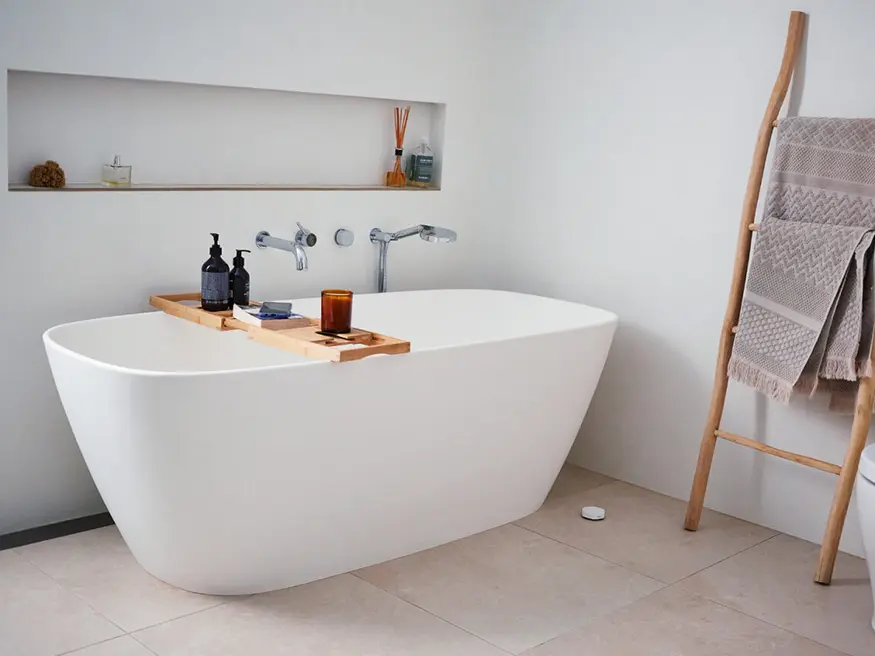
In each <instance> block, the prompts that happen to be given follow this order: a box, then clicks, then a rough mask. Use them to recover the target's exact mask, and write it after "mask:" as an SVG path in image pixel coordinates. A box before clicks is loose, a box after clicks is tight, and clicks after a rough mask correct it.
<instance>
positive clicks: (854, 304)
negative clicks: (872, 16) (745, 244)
mask: <svg viewBox="0 0 875 656" xmlns="http://www.w3.org/2000/svg"><path fill="white" fill-rule="evenodd" d="M764 217H765V218H764V219H763V221H762V222H761V225H760V230H759V233H758V235H757V239H756V244H755V246H754V250H753V254H752V259H751V267H750V272H749V275H748V279H747V286H746V289H745V296H744V299H743V301H742V307H741V316H740V318H739V324H738V331H737V333H736V336H735V342H734V345H733V349H732V357H731V358H730V361H729V369H728V373H729V377H730V378H732V379H733V380H737V381H739V382H742V383H744V384H746V385H749V386H751V387H754V388H755V389H757V390H759V391H760V392H763V393H764V394H766V395H768V396H769V397H771V398H774V399H776V400H779V401H783V402H785V403H786V402H787V401H789V399H790V397H791V395H792V393H793V392H794V391H797V392H804V393H807V394H809V395H810V394H813V393H814V392H815V391H816V390H817V389H819V388H820V389H823V390H825V391H827V392H829V393H830V394H831V403H830V405H831V407H832V408H833V409H836V410H847V409H849V408H853V401H854V396H855V394H856V381H857V380H858V378H860V377H862V376H869V375H871V373H872V372H871V363H870V359H869V353H870V350H871V348H872V337H873V330H875V291H873V264H872V243H873V236H875V232H873V231H875V119H835V118H788V119H784V120H782V121H781V122H780V124H779V126H778V134H777V139H776V146H775V158H774V162H773V165H772V174H771V180H770V182H769V191H768V196H767V198H766V205H765V212H764Z"/></svg>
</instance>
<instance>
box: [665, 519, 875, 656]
mask: <svg viewBox="0 0 875 656" xmlns="http://www.w3.org/2000/svg"><path fill="white" fill-rule="evenodd" d="M819 553H820V547H819V546H817V545H815V544H812V543H811V542H806V541H804V540H798V539H796V538H791V537H789V536H787V535H779V536H777V537H775V538H772V539H771V540H769V541H768V542H764V543H763V544H761V545H759V546H756V547H754V548H753V549H750V550H748V551H745V552H744V553H741V554H738V555H737V556H734V557H733V558H730V559H729V560H726V561H724V562H722V563H720V564H718V565H715V566H714V567H711V568H709V569H707V570H705V571H704V572H700V573H699V574H696V575H695V576H693V577H690V578H689V579H687V580H686V581H683V582H682V583H681V585H682V586H683V587H684V588H686V589H688V590H691V591H692V592H696V593H698V594H700V595H702V596H704V597H708V598H709V599H714V600H715V601H718V602H720V603H722V604H725V605H727V606H731V607H732V608H737V609H738V610H740V611H742V612H743V613H746V614H748V615H752V616H754V617H758V618H759V619H762V620H765V621H766V622H770V623H772V624H776V625H777V626H780V627H782V628H785V629H787V630H789V631H793V632H794V633H798V634H799V635H802V636H805V637H807V638H811V639H812V640H816V641H817V642H820V643H823V644H825V645H829V646H830V647H833V648H835V649H838V650H840V651H843V652H845V653H848V654H852V655H853V656H872V654H875V631H873V630H872V625H871V622H872V594H871V592H870V589H869V577H868V573H867V571H866V561H864V560H862V559H861V558H855V557H854V556H849V555H847V554H842V553H840V554H839V556H838V559H837V560H836V569H835V573H834V575H833V582H832V585H830V586H822V585H817V584H816V583H814V582H813V581H812V577H813V576H814V570H815V567H816V565H817V560H818V556H819Z"/></svg>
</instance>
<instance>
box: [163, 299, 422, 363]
mask: <svg viewBox="0 0 875 656" xmlns="http://www.w3.org/2000/svg"><path fill="white" fill-rule="evenodd" d="M200 300H201V297H200V294H198V293H193V294H163V295H160V296H150V297H149V304H150V305H151V306H152V307H155V308H158V309H159V310H163V311H164V312H166V313H167V314H170V315H172V316H174V317H178V318H180V319H185V320H186V321H191V322H193V323H197V324H200V325H201V326H206V327H207V328H212V329H213V330H242V331H244V332H246V333H248V334H249V338H250V339H252V340H253V341H256V342H258V343H259V344H264V345H266V346H273V347H274V348H278V349H282V350H284V351H292V352H293V353H298V354H300V355H303V356H305V357H308V358H314V359H317V360H330V361H331V362H350V361H352V360H361V359H362V358H366V357H368V356H369V355H377V354H385V355H396V354H398V353H409V352H410V342H408V341H406V340H403V339H399V338H397V337H390V336H389V335H382V334H380V333H374V332H368V331H366V330H360V329H358V328H353V329H352V331H351V332H349V333H345V334H343V335H337V336H336V337H329V336H327V335H320V334H319V332H318V331H319V323H320V322H319V319H312V318H309V317H306V318H303V319H302V320H301V325H300V326H298V327H293V328H288V329H286V330H267V329H266V328H260V327H258V326H251V325H249V324H247V323H243V322H242V321H239V320H237V319H235V318H234V317H233V316H232V313H231V311H230V310H227V311H225V312H207V311H205V310H202V309H201V307H200Z"/></svg>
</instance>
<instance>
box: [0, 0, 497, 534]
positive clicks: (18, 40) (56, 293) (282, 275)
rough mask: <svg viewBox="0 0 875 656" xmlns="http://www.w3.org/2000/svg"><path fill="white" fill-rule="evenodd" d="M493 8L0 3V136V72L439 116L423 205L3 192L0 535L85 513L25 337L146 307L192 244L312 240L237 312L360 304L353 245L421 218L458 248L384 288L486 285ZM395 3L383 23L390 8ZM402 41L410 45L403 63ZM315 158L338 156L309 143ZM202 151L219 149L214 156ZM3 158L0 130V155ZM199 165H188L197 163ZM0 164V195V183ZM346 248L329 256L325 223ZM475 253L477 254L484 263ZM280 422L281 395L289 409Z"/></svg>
mask: <svg viewBox="0 0 875 656" xmlns="http://www.w3.org/2000/svg"><path fill="white" fill-rule="evenodd" d="M497 4H498V3H496V2H495V1H494V0H492V1H490V0H476V1H472V0H450V1H442V2H440V3H408V4H406V5H404V6H403V7H400V6H399V5H398V3H397V2H389V1H384V0H368V1H367V2H364V1H360V2H356V1H353V0H319V1H318V2H315V1H312V2H311V1H303V0H299V1H289V0H260V1H256V0H250V1H249V2H238V1H236V0H224V1H221V2H215V1H207V0H202V1H199V2H176V1H173V0H151V1H150V2H142V1H140V0H78V1H77V2H67V1H66V0H54V1H52V0H38V1H37V0H34V1H29V2H5V3H2V5H0V124H2V125H6V123H7V116H6V107H7V102H6V100H7V99H6V89H7V85H6V80H5V72H6V70H7V69H13V70H31V71H45V72H54V73H67V74H77V75H95V76H111V77H121V78H127V77H129V78H137V79H145V80H164V81H172V82H191V83H197V84H214V85H225V86H234V87H252V88H265V89H275V90H290V91H301V92H308V93H326V94H340V95H350V96H365V97H379V98H404V99H414V100H422V101H429V102H438V103H446V105H447V113H446V128H445V132H446V134H445V143H444V147H445V155H444V167H443V180H442V182H443V190H442V191H440V192H434V193H418V192H411V193H404V192H393V193H383V192H349V191H345V192H267V191H259V192H185V193H140V192H137V193H124V194H117V193H115V194H102V193H81V194H56V193H24V192H18V193H10V192H7V191H6V190H5V185H2V188H0V279H2V280H4V281H5V282H6V285H7V287H6V288H7V296H6V300H5V302H4V303H3V304H2V305H0V365H2V368H0V377H2V390H3V393H2V394H0V533H5V532H8V531H13V530H17V529H22V528H26V527H30V526H34V525H40V524H45V523H49V522H53V521H58V520H62V519H67V518H70V517H76V516H81V515H85V514H89V513H93V512H98V511H100V510H101V509H102V504H101V502H100V499H99V496H98V495H97V493H96V490H95V489H94V487H93V485H92V482H91V479H90V477H89V475H88V472H87V471H86V469H85V466H84V464H83V462H82V459H81V457H80V455H79V452H78V449H77V447H76V445H75V442H74V440H73V437H72V435H71V433H70V430H69V427H68V425H67V422H66V419H65V417H64V415H63V411H62V409H61V406H60V403H59V401H58V398H57V395H56V393H55V390H54V386H53V384H52V381H51V377H50V373H49V369H48V366H47V362H46V358H45V354H44V352H43V348H42V343H41V334H42V332H43V331H44V330H45V329H47V328H49V327H51V326H52V325H55V324H57V323H61V322H66V321H73V320H76V319H83V318H88V317H97V316H104V315H112V314H119V313H126V312H134V311H138V310H145V309H146V308H147V298H148V295H149V294H150V293H154V292H157V291H165V292H170V291H184V290H196V289H197V285H198V280H199V270H200V265H201V264H202V262H203V261H204V260H205V259H206V257H207V256H208V252H207V251H208V246H209V240H210V238H209V235H208V234H207V233H209V232H211V231H217V232H219V233H221V235H222V243H223V244H224V246H225V248H226V251H225V253H226V254H228V253H230V252H231V249H232V248H235V247H238V248H239V247H247V246H251V245H252V243H253V239H254V236H255V234H256V232H258V231H259V230H268V231H270V232H271V233H273V234H275V235H278V236H284V237H291V236H292V235H293V234H294V230H295V221H297V220H300V221H302V222H303V223H304V224H305V225H306V226H308V227H309V228H311V229H312V230H313V231H314V232H316V233H317V234H318V236H319V238H320V240H321V243H320V244H318V245H317V247H316V248H315V249H314V250H313V251H312V253H311V256H310V271H309V272H306V273H297V272H296V271H295V270H294V266H293V261H292V258H291V256H290V255H289V254H287V253H282V252H278V251H268V252H258V253H253V254H252V255H251V256H250V258H249V260H248V262H247V265H248V267H247V268H249V270H250V272H251V275H252V292H253V295H254V296H255V297H274V298H276V297H300V296H307V295H313V294H316V293H318V291H319V290H320V289H322V288H325V287H337V286H344V287H350V288H352V289H353V290H355V291H357V292H362V291H371V290H373V289H374V288H375V274H374V267H375V261H376V260H375V258H376V255H375V252H374V248H375V247H373V246H372V245H371V244H370V243H368V240H367V233H368V231H369V230H370V229H371V228H373V227H375V226H379V227H382V228H384V229H397V228H401V227H405V226H406V225H410V224H413V223H417V222H430V223H436V224H438V225H444V226H448V227H452V228H454V229H456V230H457V231H458V233H459V241H458V242H457V243H456V244H453V245H447V246H436V245H432V244H427V243H425V242H420V241H418V240H417V241H416V242H415V243H413V242H411V243H404V244H403V245H399V246H397V247H393V252H392V253H391V260H390V287H392V288H395V289H404V288H426V287H452V286H457V287H465V286H490V285H491V284H493V282H494V280H495V275H496V274H495V272H494V270H493V267H491V266H490V263H489V261H488V257H486V256H488V255H489V251H488V249H484V248H483V243H482V241H481V239H483V238H484V236H485V234H486V230H485V221H486V220H487V218H488V216H489V214H488V210H489V202H488V199H487V198H486V185H485V183H484V171H485V168H484V167H483V164H482V163H483V159H484V155H485V153H484V150H485V147H486V136H485V131H484V129H483V125H484V116H488V115H489V114H491V113H492V110H491V105H490V102H491V97H492V92H491V89H492V88H493V86H494V85H495V84H496V75H497V73H496V70H495V67H494V66H493V65H492V63H493V62H492V61H491V58H492V56H493V50H492V49H491V47H490V45H489V43H488V39H486V38H485V36H486V34H487V33H488V30H487V28H488V25H489V23H490V21H491V20H492V18H493V17H494V14H495V12H494V7H493V5H497ZM399 7H400V8H399ZM414 37H425V38H427V44H426V46H425V50H424V51H423V46H422V44H421V42H420V44H419V47H418V49H417V51H416V52H415V53H413V52H412V50H411V48H410V43H411V41H412V39H413V38H414ZM324 137H325V150H326V152H327V153H328V155H327V156H329V157H331V156H333V155H332V154H333V153H337V152H339V151H340V150H341V149H342V148H343V143H340V142H338V141H337V139H335V138H333V137H332V135H331V134H326V135H324ZM216 147H217V148H219V147H221V144H217V146H216ZM6 149H7V133H6V130H2V131H0V153H5V152H6ZM205 155H208V153H206V154H205ZM7 166H8V164H7V157H6V156H0V180H6V179H7ZM341 226H343V227H347V228H351V229H353V230H354V231H355V233H356V240H357V241H356V243H355V245H354V246H353V247H352V248H350V249H346V250H341V249H338V248H336V247H334V246H333V244H332V235H333V233H334V230H335V229H336V228H339V227H341ZM484 254H485V255H484ZM277 411H279V412H293V411H294V399H290V407H289V408H281V409H277Z"/></svg>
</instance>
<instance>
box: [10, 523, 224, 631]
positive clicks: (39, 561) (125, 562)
mask: <svg viewBox="0 0 875 656" xmlns="http://www.w3.org/2000/svg"><path fill="white" fill-rule="evenodd" d="M17 551H18V552H19V553H20V554H21V555H22V556H24V557H25V558H27V559H28V560H29V561H31V562H32V563H33V564H34V565H36V566H37V567H39V568H40V569H41V570H43V571H44V572H46V573H47V574H48V575H49V576H51V577H52V578H54V579H55V580H56V581H58V582H59V583H60V584H61V585H62V586H64V587H65V588H66V589H67V590H69V591H71V592H73V593H74V594H76V595H77V596H79V597H80V598H82V599H83V600H85V601H86V602H87V603H88V604H89V605H91V606H92V607H93V608H94V609H95V610H97V611H99V612H100V613H102V614H103V615H105V616H106V617H108V618H109V619H111V620H112V621H113V622H115V623H116V624H118V625H119V626H120V627H122V628H123V629H124V630H125V631H136V630H137V629H142V628H144V627H147V626H151V625H153V624H158V623H160V622H166V621H167V620H171V619H175V618H177V617H181V616H183V615H188V614H189V613H194V612H196V611H199V610H204V609H206V608H210V607H212V606H216V605H218V604H221V603H224V602H226V601H227V598H226V597H210V596H206V595H199V594H194V593H192V592H186V591H185V590H180V589H178V588H174V587H172V586H170V585H167V584H166V583H162V582H161V581H159V580H157V579H155V578H154V577H152V576H150V575H149V574H148V573H147V572H146V571H145V570H144V569H143V568H142V567H140V565H139V564H138V563H137V561H136V560H134V557H133V556H132V555H131V552H130V551H129V550H128V547H127V545H125V543H124V540H122V538H121V535H119V532H118V529H116V527H115V526H107V527H105V528H99V529H97V530H94V531H87V532H85V533H78V534H76V535H68V536H66V537H63V538H58V539H57V540H49V541H47V542H40V543H37V544H32V545H28V546H26V547H20V548H19V549H18V550H17Z"/></svg>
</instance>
